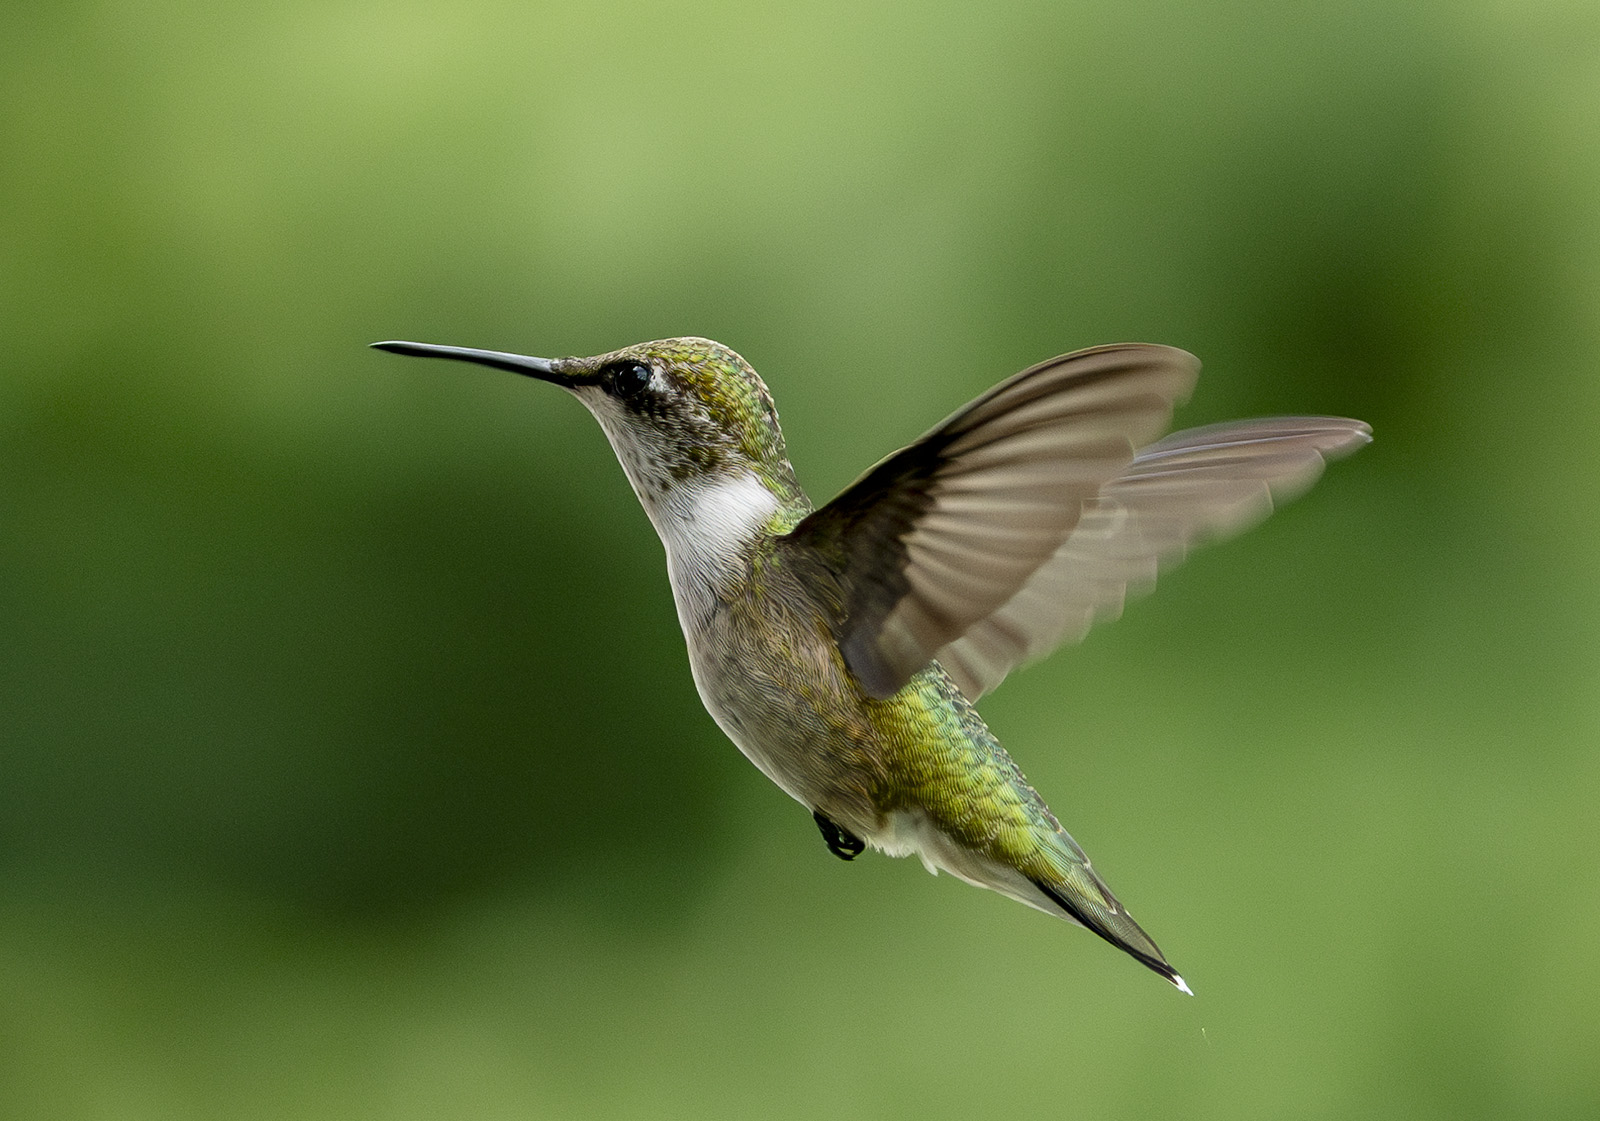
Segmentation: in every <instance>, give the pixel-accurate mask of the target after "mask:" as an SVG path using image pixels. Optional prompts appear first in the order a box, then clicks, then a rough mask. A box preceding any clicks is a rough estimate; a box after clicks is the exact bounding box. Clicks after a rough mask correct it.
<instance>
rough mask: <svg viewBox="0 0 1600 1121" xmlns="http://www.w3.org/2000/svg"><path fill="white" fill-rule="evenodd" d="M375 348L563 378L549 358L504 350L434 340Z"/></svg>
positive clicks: (375, 345) (525, 374) (376, 345)
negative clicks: (443, 343) (434, 342)
mask: <svg viewBox="0 0 1600 1121" xmlns="http://www.w3.org/2000/svg"><path fill="white" fill-rule="evenodd" d="M372 347H373V349H374V350H387V351H389V352H390V353H391V354H409V355H412V356H413V357H416V358H454V359H456V360H457V361H460V362H476V363H477V364H478V365H480V366H493V367H494V368H495V369H497V370H510V371H511V372H512V373H513V374H521V375H522V376H523V377H525V378H538V379H539V380H540V381H553V382H557V383H560V382H562V381H564V379H563V378H562V377H561V375H560V374H558V373H557V372H556V368H555V365H554V363H552V362H551V361H550V359H548V358H530V357H528V356H527V355H525V354H507V353H506V352H505V351H503V350H475V349H474V348H472V347H470V346H437V345H435V344H433V343H404V342H384V343H373V344H372Z"/></svg>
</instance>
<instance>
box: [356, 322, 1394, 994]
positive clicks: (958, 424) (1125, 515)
mask: <svg viewBox="0 0 1600 1121" xmlns="http://www.w3.org/2000/svg"><path fill="white" fill-rule="evenodd" d="M375 345H378V346H380V347H382V348H384V349H388V350H394V351H398V352H400V353H405V354H414V355H423V356H436V357H446V358H457V359H463V360H466V361H472V362H479V363H482V364H485V365H490V366H495V367H498V368H502V369H510V370H513V371H516V372H519V373H525V374H528V375H529V376H532V377H536V378H539V379H541V380H545V381H550V382H554V383H555V384H557V385H560V386H563V387H564V388H566V389H568V390H569V391H571V392H572V393H573V394H574V395H576V396H577V397H578V398H579V400H581V401H582V402H583V403H584V405H585V406H587V407H588V408H589V410H590V411H591V412H592V413H593V414H594V416H595V418H596V419H597V420H598V421H599V422H600V425H601V427H602V428H603V429H604V430H605V433H606V436H607V437H608V439H609V440H610V441H611V445H612V447H613V448H614V449H615V450H616V453H617V457H618V459H619V461H620V462H621V463H622V466H623V469H624V470H625V471H626V473H627V475H628V479H629V481H630V482H631V483H632V485H633V488H634V491H635V493H636V494H637V495H638V496H639V499H640V502H641V503H642V504H643V505H644V508H645V511H646V513H647V514H648V515H649V517H650V520H651V522H652V523H653V524H654V525H655V527H656V529H657V531H658V532H659V534H660V536H661V539H662V542H663V544H664V545H665V547H666V551H667V566H668V572H669V574H670V576H671V580H672V589H673V596H674V599H675V601H676V603H677V607H678V617H679V621H680V622H681V624H682V626H683V631H684V635H685V638H686V639H687V642H688V647H689V663H690V667H691V669H692V671H693V673H694V679H695V685H696V687H697V688H698V689H699V691H700V696H701V698H702V699H703V700H704V702H705V705H706V708H707V710H708V711H709V712H710V713H711V715H712V717H713V718H714V719H715V720H716V721H717V724H718V725H719V726H720V727H721V728H722V729H723V731H724V732H726V733H727V735H728V737H729V738H730V739H731V740H733V742H734V743H735V744H737V745H738V747H739V748H740V750H741V751H743V752H744V753H745V755H746V756H747V757H748V758H749V759H750V760H751V761H752V762H753V763H755V765H756V766H757V767H759V768H760V769H761V771H762V772H763V773H764V774H766V775H767V776H768V777H769V778H771V779H772V780H773V781H774V782H775V783H777V784H778V785H779V786H780V787H782V788H783V789H784V790H785V791H787V792H788V793H789V794H790V795H791V796H793V797H794V798H795V799H796V800H797V801H799V802H801V803H802V804H803V805H805V806H806V807H807V808H808V809H810V810H811V811H812V812H813V815H814V816H815V818H816V821H817V824H818V826H819V827H820V828H821V830H822V833H823V837H824V839H825V841H826V842H827V844H828V847H829V848H830V849H831V850H832V851H833V852H834V853H835V854H837V855H839V856H841V857H844V858H846V859H851V858H853V857H854V856H855V855H856V854H857V853H859V852H860V851H861V850H862V848H863V847H864V846H865V845H871V846H872V847H874V848H878V849H880V850H882V851H884V852H887V853H890V854H891V855H896V856H905V855H910V854H912V853H916V854H917V855H918V856H920V857H921V858H922V860H923V862H924V863H925V864H926V865H927V866H928V868H929V869H930V870H944V871H948V872H950V873H952V874H954V875H956V876H959V877H960V878H962V879H964V880H966V881H968V882H970V883H973V884H977V885H978V886H981V887H988V888H992V889H993V890H995V891H999V892H1001V893H1003V894H1005V895H1009V896H1011V897H1012V898H1014V899H1018V900H1020V901H1022V902H1024V903H1027V904H1029V905H1030V906H1033V907H1037V908H1039V909H1040V910H1044V911H1048V912H1051V913H1054V914H1058V915H1061V916H1063V917H1066V918H1069V919H1071V920H1073V921H1075V922H1078V923H1080V924H1081V925H1083V926H1086V927H1088V928H1089V929H1091V930H1093V931H1094V932H1095V933H1097V934H1099V935H1100V936H1101V937H1103V938H1105V939H1106V940H1107V941H1109V942H1111V943H1112V944H1114V945H1116V946H1118V947H1120V948H1121V949H1123V950H1125V951H1127V952H1128V953H1129V954H1131V955H1132V956H1133V957H1135V958H1136V959H1138V960H1139V961H1141V962H1143V963H1144V964H1145V965H1147V966H1149V967H1150V968H1151V969H1154V970H1155V971H1157V972H1158V973H1160V974H1161V975H1162V976H1164V977H1166V978H1167V979H1168V980H1170V981H1171V982H1172V983H1173V984H1175V985H1176V986H1178V987H1179V988H1180V989H1183V990H1184V991H1185V992H1187V991H1188V986H1187V985H1185V984H1184V981H1183V979H1182V978H1181V977H1179V976H1178V974H1177V973H1176V972H1175V971H1174V970H1173V969H1172V967H1171V966H1169V965H1168V964H1167V963H1166V960H1165V959H1164V958H1163V957H1162V955H1161V951H1160V950H1159V949H1157V948H1156V946H1155V943H1154V942H1152V941H1151V940H1150V939H1149V937H1148V936H1147V935H1146V934H1145V933H1144V931H1142V930H1141V929H1140V928H1139V926H1138V925H1137V924H1136V923H1135V922H1134V921H1133V919H1132V918H1131V917H1129V915H1128V914H1127V912H1126V911H1125V910H1124V909H1123V908H1122V906H1121V904H1119V903H1118V902H1117V900H1116V898H1115V897H1114V896H1113V895H1112V894H1111V891H1110V889H1109V888H1107V887H1106V885H1105V884H1104V883H1103V882H1102V881H1101V880H1100V878H1099V876H1098V875H1096V873H1095V872H1094V870H1093V869H1092V867H1091V866H1090V863H1089V859H1088V857H1087V856H1085V855H1084V853H1083V850H1082V849H1080V848H1079V847H1078V845H1077V844H1076V843H1075V842H1074V841H1073V840H1072V838H1071V837H1070V836H1068V834H1067V833H1066V831H1065V830H1063V829H1062V828H1061V825H1060V823H1059V822H1058V821H1057V820H1056V819H1055V817H1054V815H1052V814H1051V812H1050V810H1049V808H1048V807H1047V806H1046V805H1045V803H1044V800H1043V799H1042V798H1041V797H1040V796H1039V794H1038V793H1037V792H1036V791H1035V790H1034V789H1033V787H1032V786H1030V785H1029V784H1028V782H1027V780H1026V779H1025V778H1024V777H1023V775H1022V772H1021V770H1020V769H1019V768H1018V767H1017V765H1016V763H1014V762H1013V761H1012V759H1011V757H1010V756H1009V755H1007V754H1006V752H1005V751H1004V750H1003V749H1002V748H1001V747H1000V744H999V742H998V741H997V740H996V739H995V738H994V736H993V735H991V734H990V732H989V729H988V728H987V727H986V726H985V725H984V723H983V721H982V720H981V719H980V718H979V716H978V714H977V711H976V710H975V709H974V708H973V707H972V704H971V701H970V699H969V698H975V697H977V696H978V695H980V694H981V693H982V692H984V691H985V690H987V689H988V688H991V687H992V686H993V685H995V684H996V683H997V682H998V681H999V680H1000V679H1001V678H1003V677H1004V676H1005V674H1006V673H1007V672H1008V671H1009V670H1010V669H1012V668H1013V667H1015V666H1016V665H1018V664H1019V663H1021V662H1023V661H1025V660H1027V659H1029V658H1032V657H1037V656H1039V655H1040V654H1042V653H1044V652H1047V651H1048V650H1049V649H1051V648H1052V647H1054V646H1055V645H1056V644H1058V643H1059V642H1061V641H1065V640H1068V639H1070V638H1072V637H1075V636H1076V635H1078V634H1081V632H1082V630H1083V629H1084V628H1085V627H1087V625H1088V623H1089V622H1091V621H1092V620H1093V619H1095V618H1097V617H1100V616H1103V615H1110V614H1114V613H1115V611H1117V610H1119V609H1120V607H1121V603H1122V597H1123V595H1124V592H1125V590H1126V589H1127V588H1128V586H1129V585H1137V584H1140V583H1146V582H1148V581H1149V580H1150V579H1151V578H1152V577H1153V575H1154V572H1155V568H1156V566H1157V564H1158V563H1159V562H1160V561H1162V560H1163V559H1168V558H1171V557H1174V556H1177V555H1181V553H1182V552H1183V550H1184V549H1185V548H1187V547H1188V546H1189V545H1190V544H1192V543H1194V542H1195V541H1197V540H1200V539H1204V538H1206V537H1212V536H1217V535H1220V534H1224V533H1228V532H1232V531H1236V530H1237V529H1239V528H1241V527H1242V526H1243V525H1245V524H1247V523H1248V522H1249V521H1251V520H1253V519H1254V518H1255V517H1257V516H1259V515H1260V514H1261V513H1264V508H1265V507H1266V506H1267V505H1269V504H1270V497H1269V496H1270V495H1271V494H1272V493H1274V492H1276V491H1282V490H1286V489H1294V488H1296V487H1303V486H1304V485H1306V484H1307V483H1309V481H1310V480H1311V479H1312V478H1314V477H1315V475H1316V473H1317V472H1318V471H1319V470H1320V468H1321V465H1322V462H1323V459H1324V458H1325V457H1326V456H1328V455H1331V454H1334V453H1337V452H1339V451H1342V450H1347V449H1349V448H1352V447H1355V446H1357V445H1359V444H1360V443H1364V442H1365V441H1366V439H1367V438H1368V437H1367V430H1366V426H1365V425H1363V424H1361V423H1360V422H1358V421H1349V420H1343V419H1340V418H1328V417H1301V418H1293V417H1291V418H1276V419H1270V420H1263V421H1249V422H1238V423H1236V424H1233V425H1224V426H1216V427H1213V428H1209V429H1200V430H1195V431H1193V432H1188V433H1177V434H1175V435H1173V436H1169V437H1167V438H1166V439H1164V440H1161V441H1159V442H1157V443H1152V441H1154V440H1155V439H1156V437H1157V436H1159V434H1160V433H1161V431H1162V430H1163V429H1164V428H1165V426H1166V423H1167V420H1168V418H1169V415H1170V411H1171V407H1172V404H1173V403H1174V401H1176V400H1178V399H1180V398H1182V397H1183V396H1185V395H1186V394H1187V393H1188V391H1189V389H1190V387H1191V386H1192V385H1193V382H1194V378H1195V375H1196V373H1197V371H1198V368H1199V367H1198V363H1197V362H1196V361H1195V360H1194V358H1193V357H1192V356H1190V355H1188V354H1185V353H1184V352H1183V351H1179V350H1173V349H1171V348H1168V347H1156V346H1145V345H1140V344H1128V345H1122V346H1112V347H1098V348H1095V349H1093V350H1088V351H1080V352H1077V353H1075V354H1071V355H1065V356H1063V357H1061V358H1056V359H1052V360H1050V361H1049V362H1044V363H1041V364H1039V365H1038V366H1035V367H1032V368H1030V369H1028V370H1024V371H1023V372H1022V373H1021V374H1018V375H1017V376H1016V377H1014V378H1011V379H1009V380H1008V381H1006V382H1003V383H1002V384H1000V385H999V386H996V387H995V388H994V389H993V390H991V391H990V392H989V393H987V394H985V395H983V396H982V397H980V398H979V399H977V400H976V401H974V402H972V403H971V404H970V405H968V406H967V407H966V408H964V409H961V410H959V411H958V412H957V413H955V414H954V415H953V416H951V417H950V418H949V419H948V420H947V421H945V422H944V423H943V424H941V425H940V426H939V427H937V428H935V429H933V430H932V431H930V432H929V433H927V434H926V435H925V436H923V437H922V438H921V439H920V440H918V441H917V442H916V443H914V444H912V445H910V446H909V447H907V448H904V449H902V450H901V451H899V452H897V453H895V454H894V455H892V456H890V457H888V458H887V459H885V460H883V461H882V462H881V463H879V464H878V465H877V466H876V467H874V468H873V469H871V470H870V471H868V472H867V473H866V474H864V475H863V476H862V477H861V478H860V479H858V480H857V481H856V482H855V483H854V484H852V485H851V486H850V487H849V488H847V489H846V490H845V492H844V493H843V494H841V495H840V496H839V497H838V498H836V499H835V500H834V501H833V502H830V503H829V504H827V505H826V506H824V507H822V508H821V509H817V510H814V509H813V508H812V506H811V503H810V502H809V500H808V499H807V498H806V496H805V493H804V492H803V491H802V490H801V488H800V486H799V484H798V483H797V482H796V481H795V477H794V471H793V468H792V467H791V466H790V464H789V460H788V457H787V453H786V452H785V450H784V444H783V436H782V433H781V431H780V429H779V427H778V414H777V410H776V408H775V407H774V405H773V401H772V395H771V394H770V393H769V392H768V391H767V387H766V386H765V384H763V383H762V381H761V379H760V378H759V377H758V376H757V375H756V373H755V371H754V370H753V369H751V368H750V366H749V365H748V364H747V363H746V362H745V361H744V360H743V359H742V358H740V357H739V356H738V355H737V354H735V353H734V352H733V351H731V350H729V349H728V348H727V347H725V346H722V345H721V344H720V343H715V342H711V341H710V340H707V339H693V338H684V339H666V340H662V341H658V342H651V343H641V344H639V345H637V346H632V347H627V348H625V349H623V350H619V351H614V352H612V353H610V354H605V355H600V356H598V357H594V358H563V359H553V360H548V359H539V358H524V357H521V356H518V355H511V354H505V353H501V352H493V351H475V350H466V349H463V348H454V347H435V346H430V345H426V344H418V343H380V344H375ZM1147 445H1148V446H1147ZM1140 448H1144V449H1145V450H1144V451H1142V452H1141V451H1138V449H1140Z"/></svg>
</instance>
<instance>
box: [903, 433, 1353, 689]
mask: <svg viewBox="0 0 1600 1121" xmlns="http://www.w3.org/2000/svg"><path fill="white" fill-rule="evenodd" d="M1371 438H1372V436H1371V430H1370V429H1369V428H1368V427H1367V425H1365V424H1363V423H1362V422H1361V421H1358V420H1346V419H1344V418H1341V417H1270V418H1264V419H1260V420H1244V421H1233V422H1230V423H1226V424H1217V425H1211V426H1209V427H1206V428H1191V429H1189V430H1187V431H1184V432H1174V433H1173V434H1172V435H1170V436H1168V437H1167V438H1166V439H1164V440H1162V441H1160V442H1159V443H1156V444H1152V445H1151V446H1150V447H1148V448H1145V449H1144V450H1143V451H1141V452H1140V453H1139V454H1138V455H1137V456H1136V457H1135V458H1134V460H1133V462H1132V463H1131V464H1130V465H1129V466H1128V468H1127V469H1126V470H1125V471H1123V472H1122V473H1121V474H1120V475H1118V476H1117V477H1116V478H1115V479H1112V480H1111V481H1109V482H1107V483H1106V484H1105V485H1104V486H1102V487H1101V488H1100V490H1099V493H1098V494H1096V495H1095V496H1093V497H1092V498H1090V499H1089V500H1088V501H1087V502H1086V503H1085V504H1084V506H1083V509H1082V512H1081V514H1080V515H1079V517H1078V519H1077V524H1076V525H1075V526H1074V527H1073V529H1072V532H1071V533H1069V534H1068V535H1067V538H1066V540H1065V541H1064V542H1063V543H1062V545H1061V546H1060V547H1059V548H1058V549H1057V550H1056V551H1055V553H1054V554H1053V555H1052V556H1051V557H1050V558H1049V559H1048V560H1047V561H1046V562H1045V563H1044V564H1042V565H1040V566H1039V567H1038V568H1037V569H1035V570H1034V571H1033V573H1032V574H1031V575H1030V576H1029V577H1028V579H1027V580H1026V581H1025V582H1024V583H1023V585H1022V587H1021V589H1020V590H1019V591H1018V592H1017V593H1016V594H1015V595H1014V596H1012V597H1011V598H1010V599H1009V600H1007V601H1006V602H1005V603H1004V604H1003V605H1001V606H1000V607H999V608H997V609H996V610H994V611H992V612H990V613H989V614H988V615H986V616H984V617H983V618H981V619H978V620H976V621H975V622H973V623H971V624H970V625H968V626H967V628H966V629H965V630H964V631H962V633H961V634H960V636H959V637H957V638H954V639H952V640H951V641H949V642H947V643H946V644H945V645H944V646H942V647H940V648H939V649H938V650H937V651H936V653H935V655H934V656H935V657H936V658H937V659H938V661H939V663H940V664H941V665H942V666H944V668H945V669H946V670H947V671H948V672H949V674H950V675H951V677H953V678H954V679H955V681H956V684H957V685H959V686H960V687H961V691H962V692H963V693H965V694H966V695H967V696H968V697H970V698H973V699H976V698H978V697H979V696H981V695H982V694H984V693H986V692H988V691H989V690H990V689H992V688H994V687H995V686H996V685H998V684H999V683H1000V681H1001V679H1003V678H1004V677H1005V675H1006V674H1007V673H1008V672H1010V670H1011V669H1012V667H1014V666H1016V665H1019V664H1021V663H1024V662H1029V661H1033V660H1035V659H1037V658H1041V657H1043V656H1044V655H1046V654H1048V653H1049V652H1050V651H1052V650H1054V649H1055V648H1056V647H1057V646H1059V645H1061V644H1062V643H1064V642H1075V641H1077V640H1078V639H1080V638H1082V637H1083V635H1084V633H1085V632H1087V631H1088V629H1089V628H1090V626H1092V625H1093V624H1094V623H1097V622H1099V621H1101V620H1103V619H1114V618H1116V617H1117V616H1118V615H1120V614H1121V613H1122V604H1123V600H1124V598H1125V596H1126V594H1127V593H1128V591H1129V590H1130V589H1132V590H1140V591H1142V590H1145V589H1147V588H1148V587H1150V586H1151V585H1153V584H1154V583H1155V578H1156V572H1157V569H1158V568H1160V567H1166V566H1170V565H1171V564H1173V563H1175V562H1176V561H1178V560H1181V559H1182V558H1183V556H1184V554H1185V553H1186V551H1187V550H1188V549H1189V548H1190V547H1191V546H1192V545H1195V544H1199V543H1201V542H1204V541H1211V540H1216V539H1219V538H1222V537H1226V536H1229V535H1231V534H1234V533H1238V532H1240V531H1241V530H1244V529H1247V528H1249V527H1250V526H1251V525H1254V524H1255V523H1256V522H1258V521H1260V520H1261V519H1262V518H1264V517H1266V516H1267V514H1268V513H1270V512H1271V510H1272V506H1273V502H1274V501H1278V502H1283V501H1286V500H1287V499H1289V498H1292V497H1294V496H1295V495H1297V494H1299V493H1301V492H1302V491H1304V490H1305V489H1306V488H1307V487H1309V486H1310V485H1311V484H1312V483H1313V482H1315V481H1316V478H1317V476H1318V475H1320V474H1321V473H1322V467H1323V464H1324V462H1325V461H1326V460H1327V459H1329V458H1332V457H1335V456H1337V455H1339V454H1341V453H1345V452H1349V451H1353V450H1354V449H1356V448H1358V447H1360V446H1361V445H1363V444H1365V443H1367V442H1368V441H1369V440H1370V439H1371Z"/></svg>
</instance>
